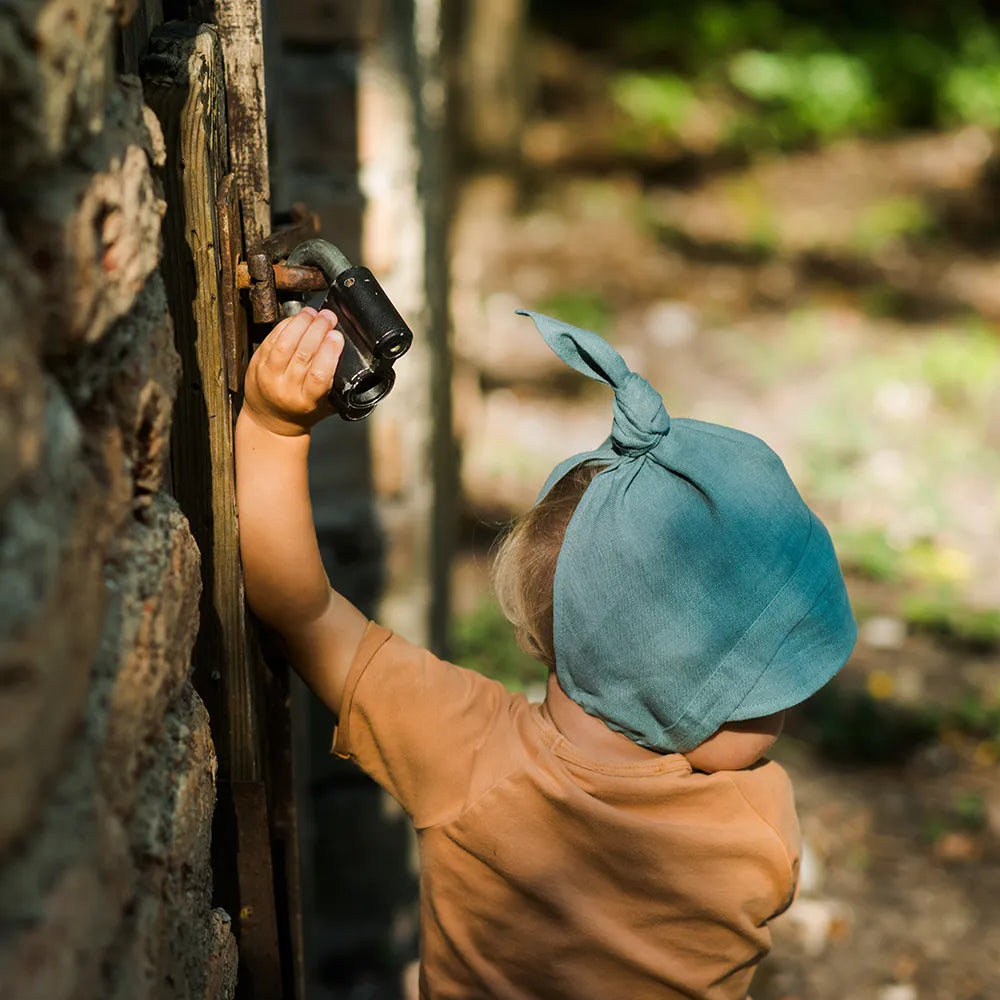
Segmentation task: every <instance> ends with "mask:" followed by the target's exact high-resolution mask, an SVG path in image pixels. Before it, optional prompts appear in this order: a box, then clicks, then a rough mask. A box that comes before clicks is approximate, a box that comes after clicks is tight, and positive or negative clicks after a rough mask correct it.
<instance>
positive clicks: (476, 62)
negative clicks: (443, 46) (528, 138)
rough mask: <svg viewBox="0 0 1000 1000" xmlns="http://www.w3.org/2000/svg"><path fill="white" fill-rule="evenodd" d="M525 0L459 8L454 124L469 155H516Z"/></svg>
mask: <svg viewBox="0 0 1000 1000" xmlns="http://www.w3.org/2000/svg"><path fill="white" fill-rule="evenodd" d="M527 6H528V5H527V2H526V0H478V2H477V3H474V4H469V5H468V8H467V9H466V11H465V23H464V25H463V31H462V44H461V51H460V64H459V70H458V77H459V85H460V88H459V94H460V100H461V104H460V108H459V128H460V131H461V138H462V143H463V145H464V146H465V148H466V149H467V150H468V152H469V153H471V155H472V157H473V159H475V160H477V161H482V162H485V163H487V164H510V163H512V162H514V161H515V160H516V159H517V158H518V151H519V148H520V143H521V133H522V131H523V129H524V120H525V113H526V109H527V105H528V93H529V90H530V82H531V80H530V77H531V74H530V62H531V61H530V58H529V53H528V52H527V51H526V42H527V38H526V35H527Z"/></svg>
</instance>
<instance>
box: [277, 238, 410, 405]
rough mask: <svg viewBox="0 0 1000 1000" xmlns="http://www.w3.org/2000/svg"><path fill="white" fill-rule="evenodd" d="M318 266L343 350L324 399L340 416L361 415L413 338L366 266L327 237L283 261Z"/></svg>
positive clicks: (381, 392) (384, 389) (388, 384)
mask: <svg viewBox="0 0 1000 1000" xmlns="http://www.w3.org/2000/svg"><path fill="white" fill-rule="evenodd" d="M286 263H287V264H288V266H290V267H301V266H311V267H317V268H319V269H320V271H322V272H323V275H324V276H325V278H326V280H327V282H328V283H329V286H330V289H329V291H328V292H327V293H326V298H325V299H324V300H323V306H322V308H323V309H330V310H332V311H333V312H334V313H335V314H336V316H337V321H338V326H339V328H340V331H341V332H342V333H343V335H344V351H343V353H342V354H341V356H340V361H339V363H338V364H337V371H336V372H335V373H334V376H333V388H332V389H331V390H330V395H329V399H330V402H331V404H332V405H333V407H334V409H335V410H336V411H337V412H338V413H339V414H340V415H341V417H343V418H344V420H362V419H364V418H365V417H367V416H368V414H369V413H371V412H372V410H374V409H375V405H376V404H377V403H378V401H379V400H380V399H382V398H383V397H384V396H386V395H387V394H388V393H389V390H390V389H392V386H393V383H394V382H395V380H396V374H395V372H394V371H393V369H392V365H393V362H395V361H396V359H397V358H400V357H402V356H403V355H404V354H405V353H406V352H407V350H409V347H410V344H411V343H412V342H413V334H412V333H411V331H410V328H409V327H408V326H407V325H406V323H405V322H404V320H403V317H402V316H400V315H399V313H398V312H397V311H396V307H395V306H394V305H393V304H392V303H391V302H390V301H389V297H388V296H387V295H386V294H385V292H384V291H383V290H382V286H381V285H380V284H379V283H378V281H377V280H376V279H375V275H374V274H372V273H371V271H369V270H368V268H367V267H355V266H354V265H352V264H351V262H350V261H349V260H348V259H347V258H346V257H345V256H344V254H343V253H341V251H340V250H338V249H337V247H335V246H334V245H333V244H332V243H330V242H328V241H327V240H321V239H312V240H306V241H305V242H304V243H300V244H299V245H298V246H297V247H296V248H295V249H294V250H293V251H292V252H291V253H290V254H289V255H288V260H287V262H286Z"/></svg>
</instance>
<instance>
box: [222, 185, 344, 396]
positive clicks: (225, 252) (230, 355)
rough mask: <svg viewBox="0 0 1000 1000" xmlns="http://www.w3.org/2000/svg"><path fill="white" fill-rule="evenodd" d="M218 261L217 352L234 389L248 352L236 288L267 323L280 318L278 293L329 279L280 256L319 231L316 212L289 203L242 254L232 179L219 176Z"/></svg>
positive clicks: (318, 286) (310, 288)
mask: <svg viewBox="0 0 1000 1000" xmlns="http://www.w3.org/2000/svg"><path fill="white" fill-rule="evenodd" d="M216 213H217V218H218V226H219V229H218V243H219V259H220V265H221V270H222V274H221V279H222V280H221V282H220V286H221V302H220V312H221V316H220V318H221V321H222V356H223V357H224V358H225V361H226V384H227V385H228V386H229V391H230V392H233V393H238V392H240V390H241V389H242V386H243V376H244V375H245V374H246V367H247V360H248V355H249V343H248V331H247V316H246V312H245V310H244V309H242V308H241V307H240V302H239V296H240V292H241V291H249V297H250V305H251V311H252V315H253V321H254V323H260V324H265V325H270V324H272V323H276V322H277V321H278V320H279V319H280V318H281V307H280V304H279V302H278V292H279V291H280V292H292V293H294V294H296V295H303V294H307V293H309V292H321V291H325V290H326V289H327V288H328V287H329V284H330V283H329V282H328V281H327V280H326V278H325V277H324V275H323V272H322V270H321V269H320V268H318V267H308V266H298V267H296V266H289V265H286V264H284V263H282V261H283V260H284V258H285V257H287V256H288V254H289V252H290V251H291V250H292V249H294V248H295V247H296V246H298V245H299V244H300V243H302V242H303V241H304V240H307V239H309V238H310V237H312V236H315V235H316V233H317V232H319V217H318V216H317V215H316V213H315V212H310V211H309V209H308V208H306V206H305V205H303V204H296V205H293V206H292V209H291V212H290V213H289V216H288V217H289V221H288V222H287V224H285V225H280V226H279V227H278V228H276V229H275V230H274V232H272V233H271V235H270V236H268V237H267V239H265V240H263V241H262V242H261V243H259V244H258V245H257V246H256V247H253V248H251V249H250V251H249V252H248V253H247V258H246V260H243V259H241V258H242V245H243V240H242V233H241V229H240V209H239V200H238V196H237V191H236V182H235V179H234V176H233V175H232V174H227V175H226V176H225V177H223V179H222V182H221V184H220V185H219V192H218V196H217V202H216Z"/></svg>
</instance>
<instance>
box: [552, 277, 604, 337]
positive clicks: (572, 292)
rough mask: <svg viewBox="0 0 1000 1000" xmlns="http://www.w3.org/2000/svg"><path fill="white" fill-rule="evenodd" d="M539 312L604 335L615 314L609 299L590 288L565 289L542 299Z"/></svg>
mask: <svg viewBox="0 0 1000 1000" xmlns="http://www.w3.org/2000/svg"><path fill="white" fill-rule="evenodd" d="M536 308H537V309H538V311H539V312H543V313H546V314H548V315H549V316H558V317H559V318H560V319H561V320H563V322H565V323H571V324H572V325H573V326H579V327H582V328H583V329H584V330H593V331H594V332H595V333H599V334H601V335H602V336H603V335H604V334H605V333H607V329H608V326H609V324H610V322H611V317H612V315H613V313H612V309H611V305H610V304H609V302H608V300H607V299H606V298H605V297H604V296H603V295H601V293H600V292H595V291H592V290H589V289H573V288H569V289H565V290H563V291H560V292H556V293H555V294H553V295H549V296H548V297H546V298H544V299H542V301H541V302H539V303H538V305H537V307H536Z"/></svg>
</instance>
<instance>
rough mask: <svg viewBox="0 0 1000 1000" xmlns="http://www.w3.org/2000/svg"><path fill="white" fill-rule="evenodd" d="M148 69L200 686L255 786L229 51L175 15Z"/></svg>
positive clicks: (221, 734)
mask: <svg viewBox="0 0 1000 1000" xmlns="http://www.w3.org/2000/svg"><path fill="white" fill-rule="evenodd" d="M142 65H143V70H144V77H145V79H144V90H145V96H146V100H147V103H148V104H149V105H150V107H151V108H152V109H153V111H154V112H155V113H156V114H157V116H158V117H159V119H160V123H161V125H162V126H163V133H164V139H165V142H166V148H167V162H166V165H165V168H164V178H163V180H164V188H165V195H166V200H167V206H168V208H167V214H166V216H165V218H164V223H163V237H164V255H163V272H164V277H165V280H166V285H167V295H168V299H169V302H170V311H171V314H172V315H173V320H174V329H175V337H176V344H177V350H178V353H179V354H180V356H181V364H182V369H183V374H182V377H181V385H180V389H179V391H178V394H177V401H176V403H175V408H174V414H175V416H174V432H173V439H172V447H171V457H172V467H173V477H174V489H175V494H176V496H177V500H178V501H179V503H180V505H181V508H182V509H183V511H184V513H185V514H186V515H187V517H188V519H189V521H190V522H191V529H192V532H193V533H194V536H195V539H196V540H197V542H198V547H199V549H200V550H201V554H202V580H203V581H204V590H203V594H202V600H201V627H200V630H199V635H198V642H197V645H196V646H195V652H194V682H195V686H196V687H197V689H198V692H199V694H201V696H202V698H203V699H204V700H205V704H206V706H207V708H208V710H209V715H210V717H211V719H212V729H213V735H214V738H215V743H216V749H217V752H218V755H219V773H220V778H223V779H232V780H240V781H257V780H261V779H262V776H263V774H262V771H263V768H262V761H261V750H260V742H261V741H260V738H259V721H258V715H257V712H258V706H257V705H256V699H255V691H256V688H257V679H256V678H255V677H254V676H253V672H252V671H251V669H250V663H249V660H248V657H247V650H246V621H245V616H244V610H243V609H244V603H243V582H242V572H241V566H240V554H239V536H238V529H237V518H236V488H235V472H234V469H235V463H234V459H233V404H232V398H231V396H230V393H229V386H228V378H227V366H226V359H225V358H224V357H223V352H222V339H221V336H220V328H221V320H222V317H221V310H220V295H219V271H220V260H219V254H218V248H217V225H218V223H217V218H216V197H217V191H218V187H219V181H220V180H221V178H222V176H223V175H224V173H225V169H226V163H227V160H228V146H227V136H226V123H225V97H224V92H223V84H222V81H223V69H222V49H221V46H220V44H219V39H218V36H217V34H216V32H215V30H214V29H213V28H211V27H207V26H204V25H201V26H195V25H190V24H186V23H181V22H171V23H168V24H166V25H164V26H163V27H161V28H160V29H158V30H157V32H155V33H154V35H153V36H152V37H151V39H150V47H149V52H148V54H147V56H146V57H144V59H143V63H142Z"/></svg>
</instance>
